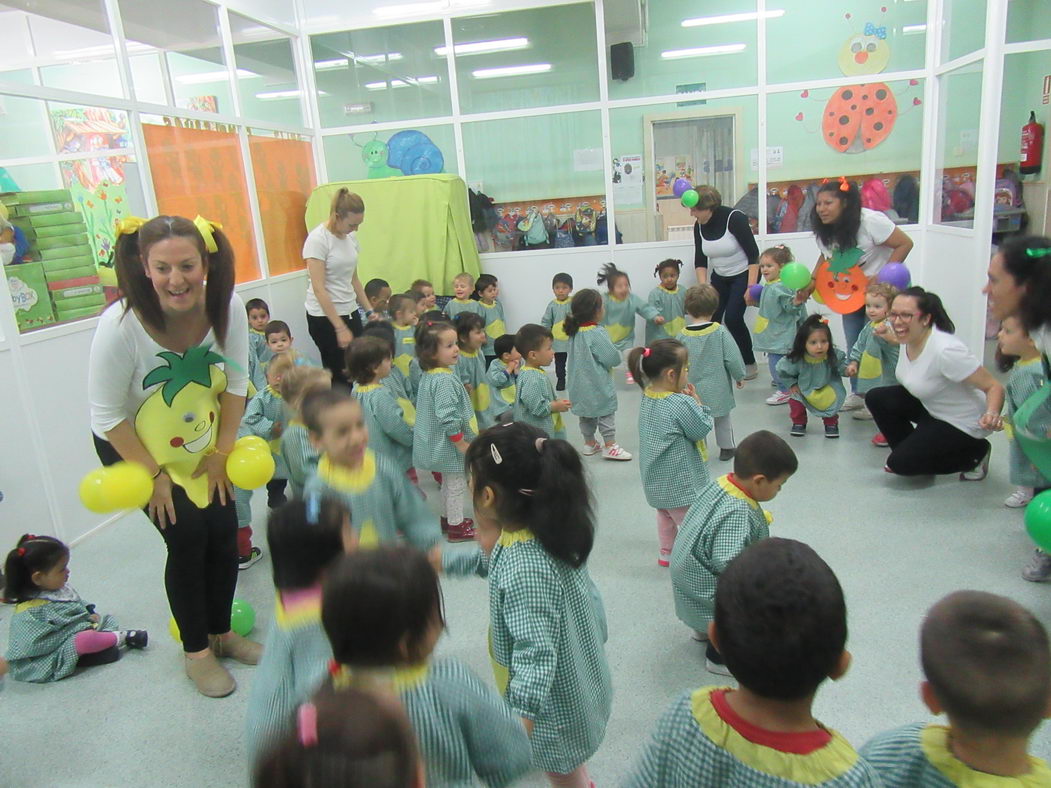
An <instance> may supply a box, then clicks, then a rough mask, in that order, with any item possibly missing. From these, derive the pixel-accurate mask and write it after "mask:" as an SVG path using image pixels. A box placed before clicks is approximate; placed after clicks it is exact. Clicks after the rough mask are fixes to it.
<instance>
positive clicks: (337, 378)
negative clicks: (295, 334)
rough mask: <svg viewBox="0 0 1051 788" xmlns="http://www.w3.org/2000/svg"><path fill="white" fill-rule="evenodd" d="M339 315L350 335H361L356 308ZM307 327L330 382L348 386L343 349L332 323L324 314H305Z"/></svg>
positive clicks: (359, 317)
mask: <svg viewBox="0 0 1051 788" xmlns="http://www.w3.org/2000/svg"><path fill="white" fill-rule="evenodd" d="M340 317H341V318H343V322H344V323H345V324H346V326H347V328H349V329H350V333H351V335H353V336H355V337H360V336H361V329H362V326H361V315H359V314H358V312H357V310H354V314H352V315H349V316H348V315H340ZM307 329H308V330H309V331H310V338H311V339H313V340H314V344H315V345H317V349H318V352H319V353H320V354H321V365H322V366H323V367H324V368H325V369H327V370H328V371H329V372H331V373H332V382H333V383H342V384H343V385H344V386H349V385H350V381H349V380H348V379H347V362H346V359H345V358H344V350H343V348H341V347H340V346H339V342H337V341H336V329H334V328H333V327H332V323H331V322H330V321H329V319H328V318H327V317H324V316H322V317H316V316H315V315H307Z"/></svg>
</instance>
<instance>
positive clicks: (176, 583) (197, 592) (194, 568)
mask: <svg viewBox="0 0 1051 788" xmlns="http://www.w3.org/2000/svg"><path fill="white" fill-rule="evenodd" d="M92 437H94V439H95V452H96V453H97V454H98V456H99V459H100V460H101V461H102V464H103V465H112V464H113V463H115V462H119V461H120V459H121V457H120V455H119V454H118V453H117V450H116V449H115V448H113V444H112V443H110V442H109V441H104V440H102V439H101V438H99V437H98V436H97V435H93V436H92ZM172 503H173V505H174V507H175V523H174V524H171V523H169V524H168V526H167V527H166V528H165V529H164V530H163V531H162V530H161V529H160V528H157V531H158V533H160V535H161V538H162V539H163V540H164V545H165V547H167V548H168V561H167V563H166V564H165V566H164V590H165V591H166V592H167V595H168V605H169V606H170V607H171V611H172V615H173V616H174V617H175V623H176V624H178V625H179V633H180V634H181V635H182V647H183V650H184V651H187V652H193V651H203V650H204V649H206V648H208V635H221V634H223V633H224V632H229V631H230V607H231V605H232V603H233V600H234V589H235V588H236V587H237V510H236V509H235V508H234V500H233V496H229V497H228V498H227V501H226V505H225V506H224V505H222V504H220V503H219V499H218V497H216V498H215V500H213V501H212V503H211V504H210V505H209V506H208V507H207V508H205V509H198V508H197V506H196V505H195V504H194V503H193V502H192V501H191V500H190V499H189V498H188V497H187V496H186V491H185V490H184V489H183V488H182V487H179V486H178V485H175V484H173V485H172Z"/></svg>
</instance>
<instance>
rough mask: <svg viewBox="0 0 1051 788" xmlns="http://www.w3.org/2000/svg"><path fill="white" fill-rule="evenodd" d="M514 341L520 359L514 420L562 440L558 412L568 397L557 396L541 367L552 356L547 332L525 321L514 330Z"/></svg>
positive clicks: (562, 424)
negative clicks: (520, 369)
mask: <svg viewBox="0 0 1051 788" xmlns="http://www.w3.org/2000/svg"><path fill="white" fill-rule="evenodd" d="M514 342H515V349H516V351H517V352H518V354H519V357H520V358H521V360H522V371H521V372H520V373H519V375H518V394H517V397H516V399H515V407H514V420H515V421H522V422H525V423H526V424H532V425H533V426H534V427H538V428H540V429H542V430H543V431H544V432H545V433H546V434H547V435H548V436H550V437H552V438H559V439H561V440H565V439H566V425H565V421H564V420H563V418H562V414H563V413H565V412H566V411H567V410H569V400H565V399H559V398H558V397H557V395H556V394H555V389H554V388H553V387H552V386H551V379H550V378H549V377H548V376H547V372H546V371H545V370H544V367H547V366H550V364H551V361H552V359H553V358H554V355H555V350H554V338H553V337H552V335H551V331H550V330H549V329H547V328H544V326H541V325H537V324H536V323H526V324H525V325H524V326H522V327H521V328H520V329H518V333H517V334H515V337H514Z"/></svg>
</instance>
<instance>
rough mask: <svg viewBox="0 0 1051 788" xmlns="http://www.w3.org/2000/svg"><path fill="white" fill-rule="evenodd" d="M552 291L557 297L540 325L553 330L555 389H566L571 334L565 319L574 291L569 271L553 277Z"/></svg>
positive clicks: (548, 306)
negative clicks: (567, 330)
mask: <svg viewBox="0 0 1051 788" xmlns="http://www.w3.org/2000/svg"><path fill="white" fill-rule="evenodd" d="M551 291H552V292H553V293H554V294H555V298H554V300H553V301H551V302H550V303H549V304H548V305H547V309H545V310H544V316H543V317H542V318H540V325H542V326H543V327H544V328H546V329H547V330H548V331H550V332H551V336H552V337H554V343H555V344H554V347H555V381H556V382H555V391H565V389H566V359H567V357H568V355H569V335H567V334H566V327H565V325H564V323H563V321H564V320H565V319H566V315H568V314H569V303H570V295H572V293H573V277H572V276H570V275H569V274H567V273H558V274H555V275H554V277H553V278H552V279H551Z"/></svg>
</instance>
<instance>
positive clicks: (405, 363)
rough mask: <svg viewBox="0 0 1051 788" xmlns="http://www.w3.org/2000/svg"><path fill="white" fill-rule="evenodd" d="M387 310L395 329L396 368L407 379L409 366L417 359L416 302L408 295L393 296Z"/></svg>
mask: <svg viewBox="0 0 1051 788" xmlns="http://www.w3.org/2000/svg"><path fill="white" fill-rule="evenodd" d="M387 308H388V309H390V315H391V327H392V328H393V329H394V366H395V367H396V368H397V369H398V371H399V372H401V374H402V376H404V377H405V378H406V379H407V378H408V376H409V364H410V363H411V362H412V360H413V359H414V358H416V322H417V320H418V318H417V317H416V301H415V300H413V299H412V298H410V297H409V296H407V295H393V296H391V298H390V301H389V302H388V307H387Z"/></svg>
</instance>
